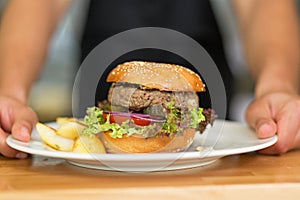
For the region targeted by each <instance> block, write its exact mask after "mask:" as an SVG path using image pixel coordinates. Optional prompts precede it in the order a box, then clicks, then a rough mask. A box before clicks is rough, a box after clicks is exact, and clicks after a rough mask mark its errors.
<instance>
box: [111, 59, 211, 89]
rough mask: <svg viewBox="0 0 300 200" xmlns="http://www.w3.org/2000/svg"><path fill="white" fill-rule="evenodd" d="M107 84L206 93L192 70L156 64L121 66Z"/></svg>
mask: <svg viewBox="0 0 300 200" xmlns="http://www.w3.org/2000/svg"><path fill="white" fill-rule="evenodd" d="M107 82H127V83H133V84H139V85H142V86H144V87H146V88H149V89H158V90H161V91H175V92H176V91H178V92H179V91H186V92H188V91H191V92H204V91H205V85H204V84H203V82H202V80H201V78H200V76H199V75H198V74H196V73H195V72H193V71H191V70H190V69H187V68H185V67H182V66H180V65H174V64H165V63H155V62H143V61H132V62H126V63H123V64H120V65H118V66H117V67H116V68H114V69H113V70H112V71H111V72H110V73H109V75H108V77H107Z"/></svg>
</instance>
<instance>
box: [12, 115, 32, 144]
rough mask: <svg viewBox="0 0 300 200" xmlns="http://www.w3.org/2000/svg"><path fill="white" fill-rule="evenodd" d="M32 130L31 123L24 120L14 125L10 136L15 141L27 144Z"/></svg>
mask: <svg viewBox="0 0 300 200" xmlns="http://www.w3.org/2000/svg"><path fill="white" fill-rule="evenodd" d="M32 128H33V125H32V123H30V122H28V121H25V120H19V121H16V122H15V123H14V125H13V127H12V131H11V134H12V136H13V137H14V138H15V139H17V140H20V141H23V142H28V141H29V140H30V135H31V131H32Z"/></svg>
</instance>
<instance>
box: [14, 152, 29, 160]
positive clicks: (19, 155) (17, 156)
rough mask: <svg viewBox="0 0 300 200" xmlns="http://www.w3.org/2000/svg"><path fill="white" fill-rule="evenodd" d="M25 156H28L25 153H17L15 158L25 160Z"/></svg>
mask: <svg viewBox="0 0 300 200" xmlns="http://www.w3.org/2000/svg"><path fill="white" fill-rule="evenodd" d="M27 156H28V154H27V153H23V152H19V153H17V155H16V158H19V159H25V158H27Z"/></svg>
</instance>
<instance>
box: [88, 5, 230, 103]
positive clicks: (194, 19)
mask: <svg viewBox="0 0 300 200" xmlns="http://www.w3.org/2000/svg"><path fill="white" fill-rule="evenodd" d="M139 27H163V28H169V29H173V30H176V31H179V32H181V33H183V34H186V35H188V36H190V37H191V38H193V39H194V40H196V41H197V42H198V43H199V44H200V45H201V46H203V47H204V49H205V50H206V51H207V52H208V53H209V55H210V56H211V57H212V59H213V60H214V62H215V63H216V65H217V67H218V69H219V70H220V72H221V75H222V78H223V80H224V84H225V88H226V94H227V98H228V99H227V100H228V102H229V101H230V97H231V93H232V74H231V72H230V70H229V67H228V65H227V61H226V58H225V55H224V51H223V45H222V37H221V34H220V31H219V28H218V26H217V22H216V19H215V16H214V13H213V11H212V8H211V5H210V2H209V0H91V2H90V7H89V12H88V16H87V21H86V26H85V30H84V34H83V38H82V60H83V59H84V58H85V57H86V56H87V55H88V54H89V52H90V51H91V50H92V49H93V48H95V47H96V46H97V45H98V44H100V43H101V42H102V41H103V40H105V39H107V38H109V37H111V36H113V35H115V34H117V33H120V32H122V31H126V30H129V29H133V28H139ZM129 60H144V61H157V62H168V63H176V64H180V65H183V66H186V67H190V66H189V63H187V61H185V60H184V59H182V58H181V57H179V56H176V55H173V54H171V53H169V52H164V51H162V50H154V49H152V50H151V49H148V50H141V51H136V52H131V53H129V54H127V55H124V56H121V57H120V58H119V59H117V60H116V61H115V62H114V63H112V67H114V66H115V65H116V64H119V63H122V62H124V61H129ZM191 68H192V67H191ZM204 81H205V80H204ZM102 91H107V88H103V87H102ZM97 96H100V97H99V98H100V99H101V98H102V99H103V97H101V94H98V95H97ZM102 96H103V95H102ZM202 104H203V105H201V106H203V107H209V100H208V102H205V101H202Z"/></svg>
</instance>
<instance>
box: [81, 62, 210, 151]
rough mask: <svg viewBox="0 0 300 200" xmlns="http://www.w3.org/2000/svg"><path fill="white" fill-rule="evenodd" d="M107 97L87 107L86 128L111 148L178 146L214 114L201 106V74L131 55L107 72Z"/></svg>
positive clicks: (184, 144)
mask: <svg viewBox="0 0 300 200" xmlns="http://www.w3.org/2000/svg"><path fill="white" fill-rule="evenodd" d="M106 81H107V82H110V83H112V85H111V87H110V89H109V92H108V95H107V99H106V100H104V101H101V102H99V103H98V106H97V107H90V108H88V109H87V115H86V116H85V118H84V121H85V123H86V125H87V128H86V129H84V131H83V134H92V135H96V136H97V137H99V138H100V140H101V141H102V142H103V144H104V146H105V148H106V151H107V152H108V153H151V152H178V151H183V150H185V149H186V148H188V147H189V146H190V145H191V144H192V142H193V139H194V135H195V133H196V132H197V131H199V132H200V133H202V132H203V131H204V130H205V128H206V126H207V125H208V124H211V123H212V122H213V119H214V112H213V110H212V109H203V108H199V97H198V95H197V93H198V92H205V85H204V83H203V82H202V80H201V78H200V76H199V75H198V74H196V73H195V72H193V71H191V70H190V69H187V68H185V67H183V66H179V65H175V64H165V63H156V62H142V61H132V62H126V63H123V64H119V65H118V66H116V67H115V68H114V69H113V70H112V71H111V72H110V73H109V74H108V76H107V79H106Z"/></svg>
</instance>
